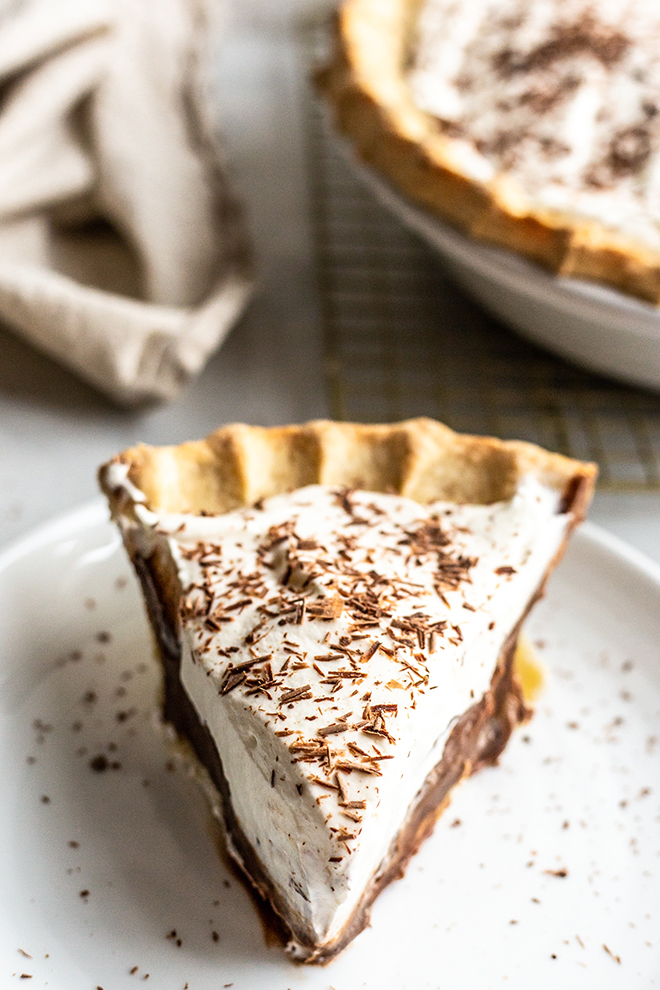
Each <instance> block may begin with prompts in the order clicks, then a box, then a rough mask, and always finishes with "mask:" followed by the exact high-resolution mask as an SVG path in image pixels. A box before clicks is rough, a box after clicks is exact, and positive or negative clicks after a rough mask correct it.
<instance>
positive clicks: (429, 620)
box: [112, 474, 570, 943]
mask: <svg viewBox="0 0 660 990" xmlns="http://www.w3.org/2000/svg"><path fill="white" fill-rule="evenodd" d="M112 483H113V484H116V485H117V486H121V478H120V476H119V474H117V477H116V478H115V477H114V476H113V479H112ZM131 494H134V493H131ZM127 497H128V498H129V501H130V503H131V509H132V512H131V513H127V514H126V515H125V516H122V519H121V522H122V525H124V526H130V527H132V528H133V529H135V527H136V522H135V518H136V517H137V519H138V520H139V523H138V524H137V525H138V529H139V533H138V539H139V541H141V543H142V546H143V550H144V552H145V553H149V552H150V550H151V549H153V547H154V546H155V545H156V544H158V543H160V544H161V545H162V544H163V543H166V544H167V545H168V546H169V548H170V551H171V553H172V555H173V557H174V559H175V561H176V565H177V568H178V572H179V576H180V579H181V582H182V586H183V589H184V598H183V604H182V607H181V621H182V638H183V655H182V665H181V677H182V680H183V683H184V685H185V688H186V691H187V693H188V695H189V697H190V698H191V699H192V701H193V704H194V706H195V708H196V710H197V712H198V714H199V716H200V718H201V719H202V720H203V722H204V723H205V724H206V725H207V726H208V728H209V730H210V732H211V734H212V736H213V738H214V740H215V741H216V744H217V747H218V751H219V753H220V755H221V759H222V762H223V767H224V772H225V775H226V777H227V780H228V782H229V787H230V791H231V800H232V804H233V808H234V811H235V813H236V815H237V818H238V821H239V822H240V824H241V827H242V829H243V831H244V833H245V835H246V837H247V838H248V840H249V842H250V843H251V845H252V847H253V848H254V850H255V851H256V853H257V855H258V856H259V858H260V859H261V861H262V863H263V864H264V866H265V868H266V870H267V872H268V873H269V875H270V877H271V879H272V881H273V882H274V884H275V885H276V886H277V888H278V889H279V890H280V891H281V894H282V896H283V898H284V900H285V901H286V903H287V907H288V910H289V911H290V912H291V914H292V915H293V916H295V917H297V918H299V919H300V920H301V921H302V923H303V924H304V926H305V927H306V928H307V930H310V929H311V930H313V932H314V933H315V937H316V940H317V942H319V943H323V942H324V941H330V940H332V938H333V937H334V936H336V935H337V934H338V933H339V932H340V931H341V929H342V927H343V926H344V925H345V923H346V922H347V921H348V919H349V917H350V915H351V913H352V911H353V909H354V907H355V906H356V903H357V901H358V900H359V898H360V896H361V894H362V893H363V891H364V889H365V886H366V885H367V883H368V881H369V880H370V878H371V877H372V876H373V875H374V873H375V872H376V871H377V869H378V866H379V864H380V863H381V862H382V861H383V860H384V859H385V857H386V854H387V852H388V849H389V847H390V844H391V842H392V841H393V839H394V838H395V836H396V834H397V832H398V831H399V829H400V827H401V825H402V814H403V812H404V810H405V809H406V808H407V807H408V806H409V805H410V804H411V802H412V801H413V800H414V798H415V795H416V794H417V793H418V792H419V790H420V788H421V787H422V785H423V783H424V780H425V779H426V777H427V775H428V774H429V772H430V771H431V770H432V769H433V767H434V766H435V765H436V763H437V762H438V761H439V760H440V758H441V756H442V751H443V748H444V745H445V742H446V740H447V738H448V735H449V733H450V731H451V728H452V726H453V724H454V722H455V720H456V718H457V717H459V716H460V715H462V714H463V713H464V712H465V711H466V710H467V709H468V708H469V707H470V706H471V705H473V704H475V703H476V702H478V701H479V699H480V698H481V697H482V696H483V694H484V693H485V692H486V691H487V690H488V687H489V684H490V680H491V677H492V674H493V670H494V667H495V664H496V660H497V657H498V655H499V653H500V651H501V648H502V645H503V643H504V641H505V640H506V638H507V636H508V634H509V633H510V631H511V629H512V628H513V627H514V625H515V624H516V623H517V621H518V620H519V618H520V616H521V614H522V613H523V611H524V609H525V606H526V605H527V604H528V602H529V600H530V598H531V596H532V595H533V594H534V592H535V591H536V589H537V587H538V585H539V582H540V581H541V579H542V577H543V574H544V573H545V571H546V569H547V567H548V565H549V563H550V561H551V560H552V558H553V557H554V555H555V554H556V552H557V550H558V548H559V546H560V545H561V543H562V541H563V539H564V537H565V534H566V529H567V526H568V524H569V521H570V517H569V516H568V515H565V514H561V513H560V512H559V511H558V509H559V496H558V494H557V492H556V491H553V490H550V489H548V488H546V487H544V486H542V485H541V484H540V483H539V482H538V481H537V480H536V479H535V478H533V477H532V476H529V477H526V478H524V479H523V480H522V481H521V483H520V485H519V487H518V490H517V492H516V494H515V495H514V497H513V498H512V499H510V500H508V501H506V502H500V503H495V504H493V505H456V504H453V503H444V502H436V503H433V504H431V505H428V506H422V505H420V504H419V503H417V502H414V501H413V500H411V499H408V498H404V497H401V496H397V495H388V494H377V493H371V492H362V491H351V492H347V491H343V490H334V489H332V488H329V487H327V486H321V485H313V486H309V487H307V488H302V489H300V490H298V491H295V492H293V493H290V494H286V495H278V496H274V497H272V498H270V499H268V500H267V501H265V502H264V503H262V504H259V505H257V506H255V507H252V508H249V509H242V510H237V511H234V512H229V513H227V514H224V515H220V516H210V517H205V516H189V515H171V514H165V515H164V514H158V513H154V512H152V511H151V510H149V509H147V508H146V506H144V505H142V504H140V502H139V500H138V501H137V502H136V500H135V499H132V498H130V496H129V495H128V492H127Z"/></svg>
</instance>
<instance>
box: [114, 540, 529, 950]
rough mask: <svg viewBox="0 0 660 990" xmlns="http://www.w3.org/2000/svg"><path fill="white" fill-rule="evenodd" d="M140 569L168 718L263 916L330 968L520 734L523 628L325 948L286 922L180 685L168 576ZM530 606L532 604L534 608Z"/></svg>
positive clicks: (148, 566)
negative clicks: (215, 796) (477, 776)
mask: <svg viewBox="0 0 660 990" xmlns="http://www.w3.org/2000/svg"><path fill="white" fill-rule="evenodd" d="M133 562H134V564H135V567H136V570H137V572H138V575H139V577H140V580H141V583H142V587H143V591H144V595H145V598H146V601H147V605H148V610H149V616H150V619H151V623H152V626H153V628H154V631H155V633H156V639H157V642H158V646H159V652H160V658H161V662H162V666H163V673H164V699H163V715H164V718H165V720H166V721H168V722H170V723H171V724H172V725H173V726H174V727H175V729H176V730H177V732H178V733H179V735H180V736H181V737H183V738H185V739H187V740H188V742H189V743H190V744H191V746H192V747H193V749H194V751H195V753H196V755H197V758H198V759H199V761H200V763H202V765H203V766H204V767H205V768H206V770H207V771H208V773H209V775H210V777H211V779H212V780H213V783H214V784H215V786H216V788H217V790H218V793H219V796H220V803H221V807H222V814H223V818H224V824H225V828H226V831H227V835H228V837H229V840H230V844H231V847H232V849H231V851H232V853H235V854H236V855H237V857H238V858H239V860H240V865H241V867H242V869H243V871H244V872H245V874H246V876H247V877H248V879H249V880H250V882H251V883H252V884H253V886H254V887H255V888H256V890H257V891H258V893H259V894H260V895H261V897H262V898H263V901H264V909H265V910H266V911H268V910H269V908H271V909H272V910H274V911H275V912H276V914H277V915H279V917H281V918H282V919H283V920H284V922H285V924H286V926H287V928H288V930H289V931H290V934H291V936H292V938H293V942H294V946H293V954H294V955H295V957H296V958H297V959H299V960H302V961H305V962H309V963H326V962H328V961H329V960H330V959H332V958H333V956H335V955H337V953H338V952H340V951H341V950H342V949H343V948H345V947H346V946H347V945H348V944H349V943H350V942H351V941H352V940H353V939H354V938H355V936H356V935H357V934H359V932H361V931H362V929H363V928H364V927H365V926H366V925H367V924H368V922H369V916H370V913H371V906H372V904H373V902H374V901H375V899H376V898H377V897H378V895H379V894H380V892H381V891H382V890H383V889H384V888H385V887H386V886H387V885H388V884H390V883H391V882H392V881H393V880H396V879H397V878H399V877H401V876H403V873H404V871H405V868H406V866H407V864H408V861H409V860H410V858H411V857H412V856H413V855H414V854H415V852H416V851H417V850H418V849H419V847H420V845H421V843H422V842H423V841H424V839H425V838H427V837H428V836H429V835H430V833H431V832H432V830H433V827H434V825H435V822H436V820H437V818H438V816H439V814H440V813H441V811H442V810H443V808H444V806H445V805H446V803H447V799H448V796H449V793H450V791H451V789H452V788H453V787H454V786H455V785H456V784H457V783H458V782H459V781H460V780H461V779H462V778H463V777H466V776H469V775H470V774H472V773H475V772H476V771H477V770H479V769H480V768H481V767H483V766H485V765H488V764H492V763H495V762H496V761H497V758H498V757H499V755H500V753H501V752H502V750H503V749H504V747H505V746H506V743H507V741H508V739H509V736H510V735H511V731H512V730H513V728H514V727H515V726H516V725H517V724H518V723H519V722H521V721H523V720H524V719H525V718H527V717H528V715H529V714H530V713H529V711H528V710H527V709H526V707H525V705H524V702H523V699H522V695H521V691H520V687H519V685H518V683H517V681H516V680H515V677H514V674H513V657H514V652H515V647H516V643H517V640H518V633H519V629H520V623H519V624H518V625H517V626H516V628H515V629H514V630H513V631H512V633H511V634H510V636H509V637H508V639H507V642H506V643H505V645H504V648H503V650H502V652H501V654H500V658H499V661H498V664H497V667H496V669H495V673H494V675H493V678H492V681H491V686H490V688H489V690H488V691H487V692H486V694H485V695H484V696H483V698H482V699H481V700H480V701H479V702H478V703H477V704H475V705H473V706H472V707H471V708H469V709H468V710H467V711H466V712H465V713H464V714H463V715H462V716H461V718H460V719H459V720H458V722H457V723H456V725H455V726H454V728H453V730H452V732H451V734H450V736H449V738H448V740H447V743H446V745H445V748H444V751H443V755H442V758H441V760H440V762H439V763H438V764H437V765H436V766H435V768H434V769H433V771H432V772H431V773H430V774H429V776H428V777H427V778H426V781H425V783H424V786H423V787H422V789H421V790H420V792H419V794H418V796H417V799H416V801H415V803H414V805H412V807H411V808H410V809H409V812H408V816H407V818H406V821H405V822H404V824H403V825H402V827H401V829H400V831H399V833H398V835H397V836H396V838H395V840H394V841H393V842H392V845H391V846H390V849H389V852H388V854H387V856H386V858H385V859H384V861H383V862H382V863H381V865H380V867H379V868H378V870H377V871H376V873H375V874H374V876H373V877H372V879H371V881H370V883H369V885H368V886H367V888H366V890H365V892H364V894H363V896H362V898H361V899H360V901H359V902H358V904H357V906H356V908H355V910H354V911H353V914H352V915H351V917H350V919H349V920H348V922H347V924H346V925H345V926H344V928H343V929H342V931H341V932H340V933H339V935H338V936H337V937H336V938H335V939H334V940H333V941H332V942H329V943H325V944H323V945H318V944H316V943H315V941H314V936H313V932H312V931H311V930H309V929H308V928H306V927H302V926H301V927H298V925H296V923H295V922H293V923H292V921H291V919H290V918H289V917H288V916H287V914H288V913H287V911H286V910H285V908H284V905H283V904H282V903H281V902H280V899H279V896H278V892H277V890H276V888H275V887H274V885H273V883H272V881H271V879H270V877H269V875H268V872H267V870H266V869H265V867H264V865H263V864H262V862H261V861H260V859H259V858H258V856H257V855H256V853H255V850H254V849H253V847H252V846H251V844H250V843H249V842H248V840H247V838H246V837H245V835H244V833H243V830H242V828H241V825H240V822H239V821H238V819H237V817H236V815H235V812H234V809H233V805H232V800H231V790H230V787H229V784H228V781H227V778H226V776H225V773H224V770H223V766H222V760H221V758H220V756H219V754H218V751H217V748H216V745H215V742H214V740H213V738H212V736H211V734H210V733H209V731H208V729H207V727H206V726H205V725H204V724H203V723H202V722H201V721H200V719H199V716H198V714H197V711H196V710H195V708H194V706H193V704H192V702H191V701H190V699H189V697H188V695H187V694H186V692H185V689H184V687H183V684H182V683H181V679H180V663H181V649H180V645H179V643H178V636H177V632H176V625H175V622H174V620H173V617H172V616H170V615H169V614H168V611H169V610H168V609H167V608H166V607H164V606H163V604H162V602H163V600H167V598H168V597H169V596H167V595H165V596H163V595H162V594H159V589H162V581H163V575H162V574H161V573H159V570H160V569H159V568H158V566H157V563H156V561H155V560H154V558H148V559H145V558H144V557H142V556H141V555H139V554H134V555H133ZM536 597H537V596H535V598H536ZM531 604H532V603H531V602H530V607H531ZM521 621H522V620H521ZM280 927H281V926H280Z"/></svg>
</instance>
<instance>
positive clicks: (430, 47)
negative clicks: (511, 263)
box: [319, 0, 660, 303]
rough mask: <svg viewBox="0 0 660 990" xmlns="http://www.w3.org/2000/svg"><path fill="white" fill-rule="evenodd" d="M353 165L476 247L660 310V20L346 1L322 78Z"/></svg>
mask: <svg viewBox="0 0 660 990" xmlns="http://www.w3.org/2000/svg"><path fill="white" fill-rule="evenodd" d="M319 82H320V85H321V88H322V89H323V91H324V92H325V93H326V95H327V97H328V99H329V101H330V103H331V104H332V107H333V109H334V115H335V119H336V122H337V125H338V127H339V128H340V130H341V131H343V132H344V134H346V135H348V137H349V138H350V139H351V140H352V142H353V143H354V145H355V147H356V149H357V151H358V152H359V155H360V156H361V157H362V158H363V159H364V160H365V161H366V162H367V163H369V164H370V165H372V166H374V168H376V169H377V170H378V171H380V172H381V173H382V174H383V175H384V176H386V177H387V178H388V179H389V180H390V181H391V182H393V183H394V184H395V185H396V186H397V187H398V188H399V189H400V190H402V191H403V192H404V193H406V194H407V195H408V196H409V197H411V198H412V199H413V200H415V201H416V202H418V203H420V204H422V205H424V206H426V207H428V208H430V209H431V210H432V211H435V212H436V213H437V214H438V215H440V216H441V217H443V218H444V219H447V220H449V221H451V222H452V223H454V224H456V225H457V226H459V227H461V228H463V229H464V230H466V231H468V232H469V233H470V234H472V235H473V236H474V237H476V238H478V239H480V240H483V241H489V242H491V243H494V244H499V245H502V246H504V247H508V248H511V249H513V250H514V251H517V252H520V253H521V254H523V255H525V256H527V257H528V258H531V259H533V260H535V261H537V262H540V263H541V264H542V265H544V266H546V267H548V268H550V269H552V270H554V271H557V272H559V273H562V274H565V275H573V276H578V277H581V278H588V279H595V280H598V281H602V282H606V283H609V284H611V285H613V286H616V287H617V288H619V289H622V290H623V291H625V292H628V293H631V294H633V295H637V296H640V297H642V298H644V299H648V300H651V301H653V302H655V303H658V302H660V5H658V4H657V3H654V2H649V0H346V2H345V3H344V5H343V7H342V9H341V11H340V14H339V18H338V30H337V43H336V48H335V54H334V57H333V60H332V62H331V64H330V66H329V67H328V68H327V69H326V70H324V71H323V72H322V73H321V74H320V76H319Z"/></svg>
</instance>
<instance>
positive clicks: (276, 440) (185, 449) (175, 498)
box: [100, 418, 597, 521]
mask: <svg viewBox="0 0 660 990" xmlns="http://www.w3.org/2000/svg"><path fill="white" fill-rule="evenodd" d="M118 463H119V464H124V465H126V467H127V469H128V479H129V481H130V482H131V483H132V484H133V485H134V486H135V487H136V488H137V489H139V490H140V491H141V492H142V493H143V494H144V496H145V498H146V502H147V505H148V506H149V507H151V508H154V509H158V510H161V511H165V512H193V513H201V512H208V513H221V512H228V511H230V510H231V509H234V508H237V507H239V506H242V505H253V504H254V503H255V502H257V501H258V500H259V499H261V498H267V497H268V496H270V495H275V494H278V493H282V492H287V491H292V490H294V489H296V488H301V487H303V486H304V485H309V484H315V483H320V484H329V485H336V486H346V487H349V488H351V487H356V488H363V489H366V490H369V491H383V492H387V491H391V492H395V493H397V494H402V495H406V496H408V497H409V498H413V499H415V500H416V501H418V502H421V503H428V502H432V501H435V500H437V499H444V500H448V501H452V502H472V503H482V504H487V503H490V502H496V501H499V500H501V499H505V498H509V497H511V496H512V495H513V493H514V491H515V489H516V486H517V484H518V481H519V479H520V477H521V476H522V475H524V474H530V473H531V474H534V475H536V476H537V477H538V478H539V479H540V480H541V481H542V482H543V483H544V484H546V485H547V486H548V487H551V488H554V489H556V490H557V491H558V492H560V494H562V496H564V498H565V500H566V503H567V505H568V504H569V503H570V507H571V509H572V511H573V513H574V515H575V519H576V521H578V520H579V519H580V518H582V517H583V515H584V511H585V509H586V507H587V505H588V503H589V501H590V499H591V495H592V493H593V488H594V484H595V478H596V473H597V469H596V466H595V465H594V464H588V463H583V462H581V461H576V460H572V459H571V458H568V457H563V456H562V455H561V454H551V453H549V452H548V451H545V450H543V449H541V448H540V447H536V446H535V445H534V444H530V443H524V442H522V441H519V440H497V439H494V438H492V437H475V436H470V435H468V434H460V433H455V432H454V431H453V430H451V429H449V427H448V426H444V425H443V424H442V423H438V422H436V421H435V420H432V419H424V418H420V419H410V420H406V421H405V422H402V423H394V424H387V425H363V424H358V423H337V422H331V421H328V420H317V421H315V422H311V423H306V424H303V425H301V426H276V427H271V428H264V427H258V426H245V425H243V424H232V425H229V426H223V427H221V428H220V429H218V430H216V431H215V432H214V433H211V434H210V436H208V437H206V439H205V440H197V441H193V442H191V443H184V444H181V445H180V446H178V447H147V446H144V445H140V446H138V447H133V448H131V449H130V450H126V451H124V452H123V453H122V454H119V455H118V457H117V458H115V459H114V460H113V461H111V462H110V463H109V464H106V465H104V467H103V468H101V471H100V481H101V487H102V488H103V490H104V491H105V492H106V494H107V495H108V497H109V498H110V501H111V504H112V505H113V508H117V506H116V505H115V502H116V500H117V499H118V498H119V493H118V491H117V488H116V486H115V484H114V482H113V479H112V472H111V471H110V470H109V469H110V468H111V467H112V465H116V464H118ZM569 493H570V494H569Z"/></svg>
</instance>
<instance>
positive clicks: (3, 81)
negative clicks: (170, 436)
mask: <svg viewBox="0 0 660 990" xmlns="http://www.w3.org/2000/svg"><path fill="white" fill-rule="evenodd" d="M218 6H219V4H218V2H217V0H0V321H4V322H6V323H7V324H8V325H10V326H11V327H12V328H14V329H15V330H17V331H19V332H20V333H22V334H23V335H24V336H25V337H26V338H27V339H28V340H30V341H32V342H33V343H34V344H35V345H36V346H37V347H39V348H41V349H42V350H44V351H46V352H47V353H48V354H50V355H51V356H52V357H54V358H56V359H57V360H59V361H61V362H62V363H65V364H67V365H68V366H69V367H70V368H72V369H74V370H75V371H76V372H78V373H79V374H80V375H81V376H83V377H84V378H86V379H87V380H88V381H90V382H92V383H93V384H94V385H96V386H97V387H98V388H100V389H102V390H103V391H104V392H106V393H107V394H109V395H110V396H112V397H113V398H114V399H115V400H117V401H120V402H124V403H134V402H140V401H143V400H146V399H154V398H161V399H170V398H172V397H174V396H175V395H176V393H177V392H178V391H179V389H180V388H181V387H182V385H183V384H185V382H186V381H187V380H189V378H190V377H191V376H192V375H195V374H196V373H197V372H198V371H199V370H200V369H201V368H202V367H203V365H204V364H205V362H206V361H207V359H208V357H209V356H210V354H211V353H212V352H213V351H214V350H215V349H216V347H217V346H218V345H219V343H220V342H221V341H222V339H223V338H224V336H225V335H226V334H227V332H228V330H229V329H230V327H231V325H232V324H233V322H234V321H235V320H236V318H237V317H238V315H239V314H240V313H241V311H242V309H243V307H244V305H245V303H246V301H247V298H248V296H249V294H250V289H251V269H250V253H249V248H248V244H247V239H246V235H245V231H244V227H243V223H242V218H241V215H240V210H239V208H238V206H237V203H236V201H235V200H234V199H233V197H232V196H231V194H230V192H229V190H228V188H227V183H226V179H225V176H224V174H223V164H222V161H223V160H222V155H221V149H220V147H219V142H218V138H217V134H216V129H215V119H214V108H215V103H216V101H214V100H213V98H212V97H213V88H212V80H211V67H212V63H211V54H212V46H213V40H214V38H215V37H216V36H217V14H216V11H217V7H218ZM0 359H1V358H0Z"/></svg>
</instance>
